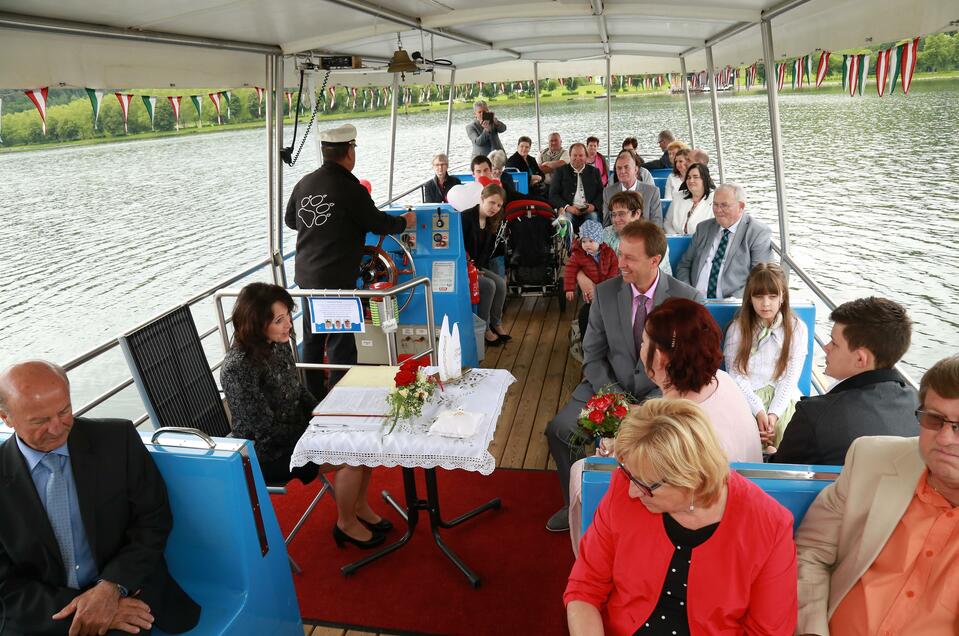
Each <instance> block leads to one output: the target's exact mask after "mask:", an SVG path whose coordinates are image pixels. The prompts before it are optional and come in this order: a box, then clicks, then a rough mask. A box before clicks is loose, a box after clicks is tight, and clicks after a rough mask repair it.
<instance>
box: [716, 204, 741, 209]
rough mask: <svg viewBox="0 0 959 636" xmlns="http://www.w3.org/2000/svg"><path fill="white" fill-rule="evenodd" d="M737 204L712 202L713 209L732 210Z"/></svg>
mask: <svg viewBox="0 0 959 636" xmlns="http://www.w3.org/2000/svg"><path fill="white" fill-rule="evenodd" d="M737 207H739V206H738V205H736V204H734V203H713V209H714V210H734V209H736V208H737Z"/></svg>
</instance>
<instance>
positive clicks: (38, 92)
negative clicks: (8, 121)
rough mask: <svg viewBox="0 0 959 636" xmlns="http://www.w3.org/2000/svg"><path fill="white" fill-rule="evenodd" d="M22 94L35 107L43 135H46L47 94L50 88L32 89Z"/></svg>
mask: <svg viewBox="0 0 959 636" xmlns="http://www.w3.org/2000/svg"><path fill="white" fill-rule="evenodd" d="M23 92H24V94H25V95H26V96H27V97H29V98H30V101H31V102H33V105H34V106H36V107H37V112H38V113H40V123H41V125H42V127H43V134H44V135H45V134H47V93H49V92H50V88H49V87H48V86H44V87H43V88H34V89H31V90H28V91H23Z"/></svg>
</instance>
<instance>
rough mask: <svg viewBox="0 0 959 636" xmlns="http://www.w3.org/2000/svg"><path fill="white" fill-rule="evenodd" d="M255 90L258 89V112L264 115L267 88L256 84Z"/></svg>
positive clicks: (259, 114) (258, 114)
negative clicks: (264, 99)
mask: <svg viewBox="0 0 959 636" xmlns="http://www.w3.org/2000/svg"><path fill="white" fill-rule="evenodd" d="M253 90H255V91H256V114H257V116H260V117H262V116H263V94H264V93H266V89H265V88H262V87H260V86H254V87H253Z"/></svg>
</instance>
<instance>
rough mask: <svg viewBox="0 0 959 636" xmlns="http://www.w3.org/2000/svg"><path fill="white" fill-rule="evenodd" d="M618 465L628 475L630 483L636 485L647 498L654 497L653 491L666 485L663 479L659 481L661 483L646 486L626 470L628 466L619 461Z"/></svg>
mask: <svg viewBox="0 0 959 636" xmlns="http://www.w3.org/2000/svg"><path fill="white" fill-rule="evenodd" d="M616 463H617V464H618V465H619V469H620V470H622V471H623V473H625V474H626V477H627V478H628V479H629V481H631V482H633V483H634V484H635V485H636V487H637V488H639V491H640V492H641V493H643V494H644V495H646V496H647V497H652V496H653V491H654V490H656V489H657V488H659V487H660V486H662V485H663V484H665V483H666V481H665V480H662V479H661V480H659V481H657V482H655V483H652V484H649V485H647V484H644V483H643V482H641V481H639V480H638V479H636V478H635V477H633V474H632V473H631V472H629V469H628V468H626V466H624V465H623V462H619V461H618V462H616Z"/></svg>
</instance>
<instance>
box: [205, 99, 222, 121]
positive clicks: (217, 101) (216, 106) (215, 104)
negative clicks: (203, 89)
mask: <svg viewBox="0 0 959 636" xmlns="http://www.w3.org/2000/svg"><path fill="white" fill-rule="evenodd" d="M207 95H209V96H210V101H211V102H213V106H214V107H215V108H216V123H217V125H218V126H219V125H220V123H221V122H220V94H219V93H207Z"/></svg>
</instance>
